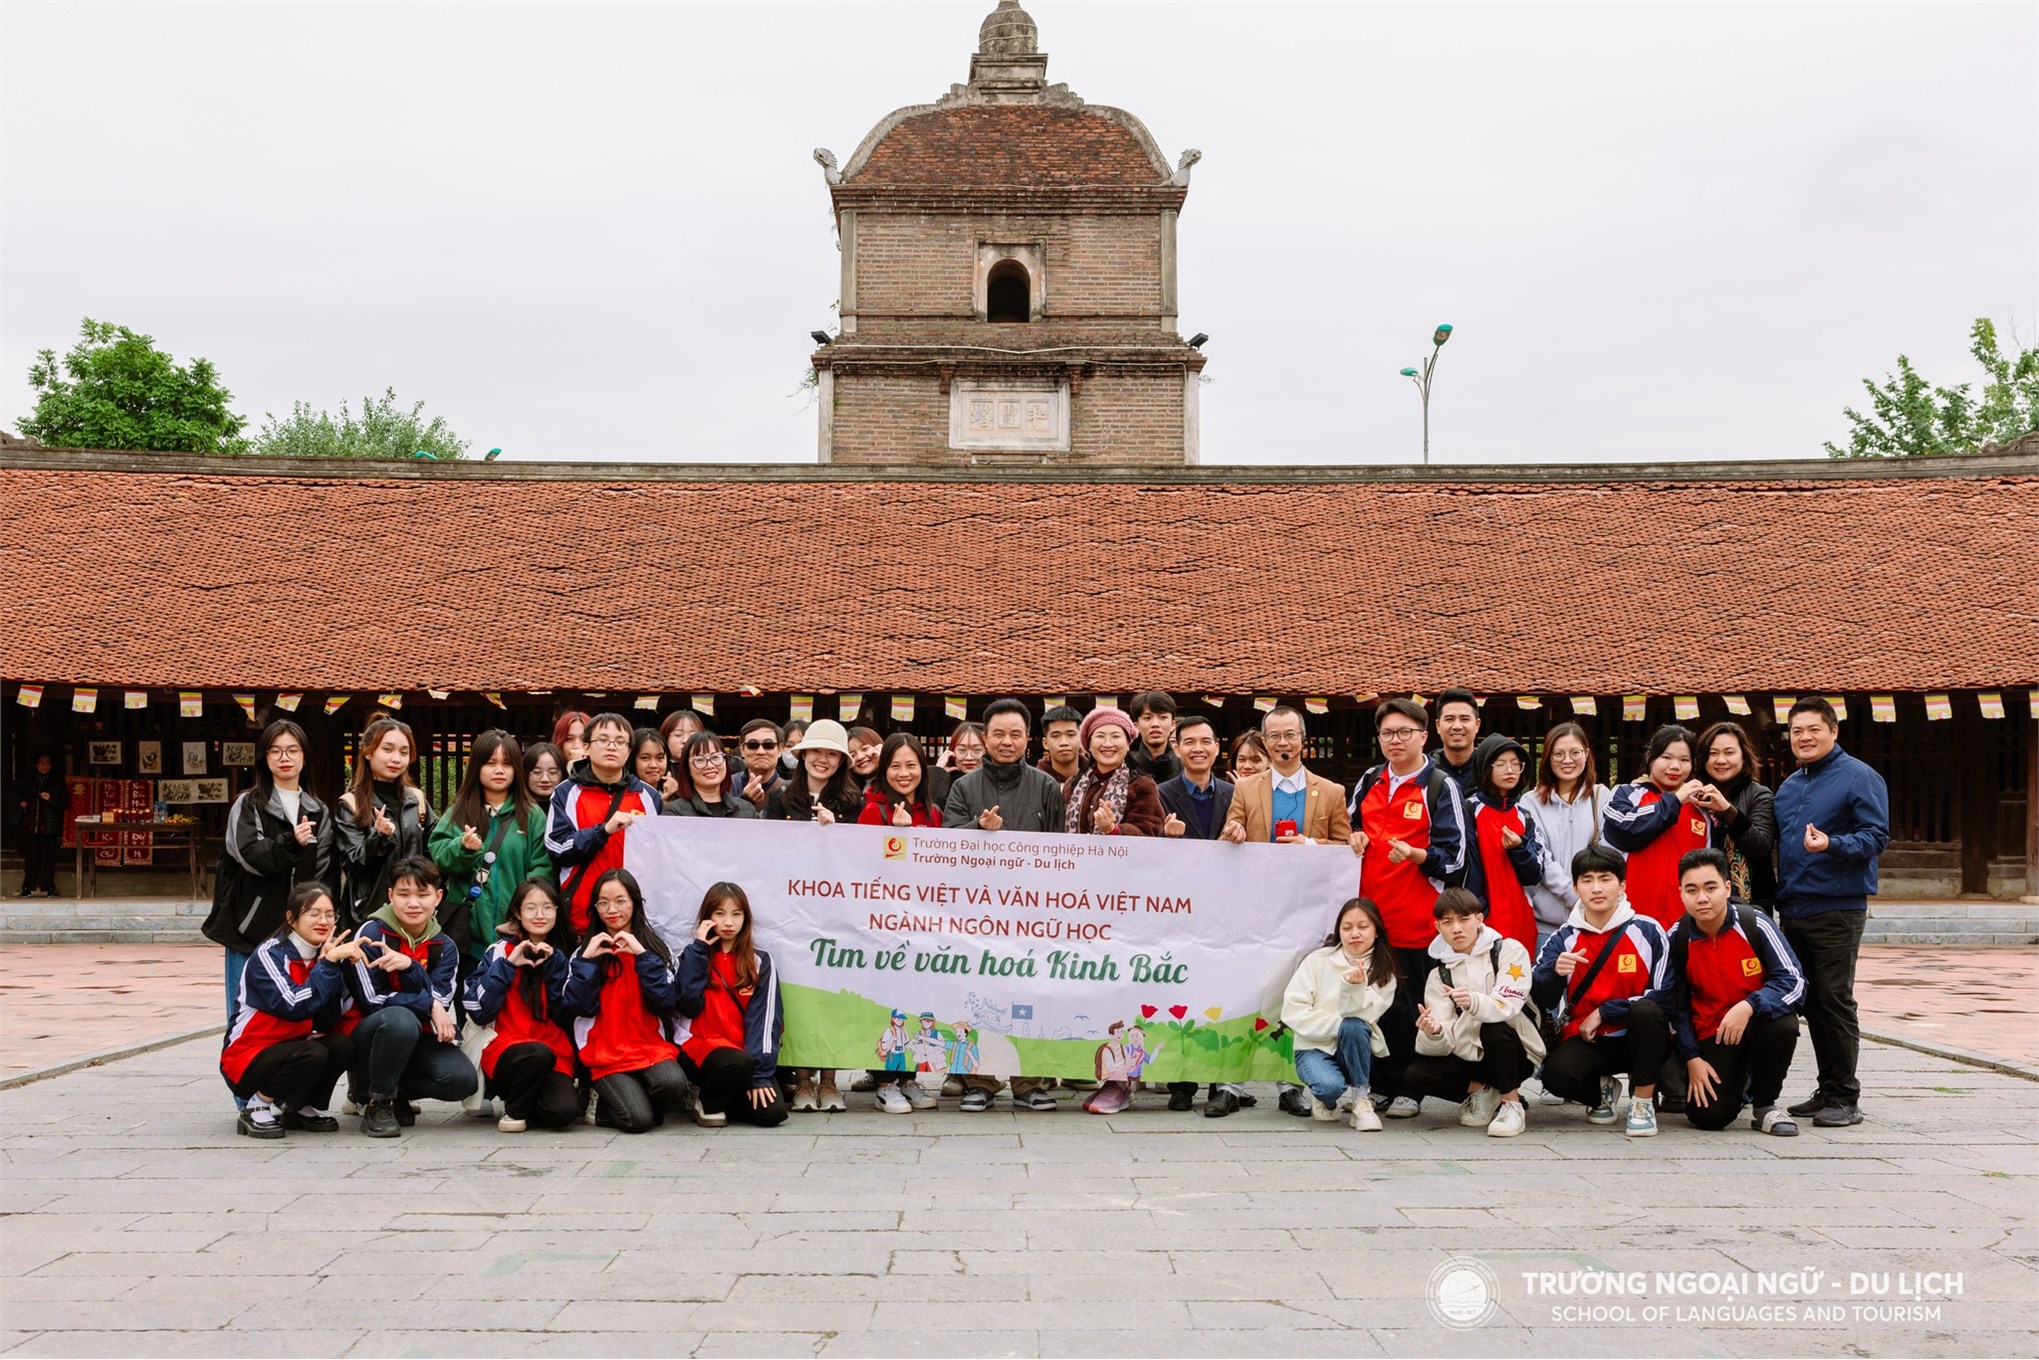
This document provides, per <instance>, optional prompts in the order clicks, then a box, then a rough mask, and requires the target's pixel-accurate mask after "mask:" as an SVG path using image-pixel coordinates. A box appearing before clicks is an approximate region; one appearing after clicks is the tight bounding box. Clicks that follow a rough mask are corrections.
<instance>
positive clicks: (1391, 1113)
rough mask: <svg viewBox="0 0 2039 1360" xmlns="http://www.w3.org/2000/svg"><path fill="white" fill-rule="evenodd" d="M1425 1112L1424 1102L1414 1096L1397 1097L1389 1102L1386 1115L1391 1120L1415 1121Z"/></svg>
mask: <svg viewBox="0 0 2039 1360" xmlns="http://www.w3.org/2000/svg"><path fill="white" fill-rule="evenodd" d="M1422 1112H1423V1102H1422V1101H1420V1100H1418V1099H1417V1098H1416V1097H1414V1096H1396V1097H1395V1098H1394V1099H1393V1100H1391V1101H1389V1102H1388V1108H1387V1110H1386V1114H1387V1116H1388V1118H1390V1119H1414V1118H1415V1117H1416V1116H1417V1115H1419V1114H1421V1113H1422Z"/></svg>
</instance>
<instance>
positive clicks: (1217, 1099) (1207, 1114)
mask: <svg viewBox="0 0 2039 1360" xmlns="http://www.w3.org/2000/svg"><path fill="white" fill-rule="evenodd" d="M1238 1110H1239V1096H1238V1093H1237V1092H1234V1091H1228V1090H1226V1089H1225V1088H1224V1087H1222V1086H1220V1087H1219V1088H1218V1089H1217V1090H1215V1091H1213V1092H1211V1094H1210V1098H1209V1099H1207V1100H1206V1101H1204V1118H1206V1119H1223V1118H1224V1117H1225V1116H1226V1115H1228V1114H1236V1113H1237V1112H1238Z"/></svg>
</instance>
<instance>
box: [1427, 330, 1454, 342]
mask: <svg viewBox="0 0 2039 1360" xmlns="http://www.w3.org/2000/svg"><path fill="white" fill-rule="evenodd" d="M1449 339H1451V327H1449V326H1439V327H1438V328H1437V333H1436V334H1435V335H1433V336H1431V337H1430V343H1431V344H1433V345H1441V344H1443V343H1444V342H1445V341H1447V340H1449Z"/></svg>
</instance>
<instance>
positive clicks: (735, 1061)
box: [680, 1048, 911, 1129]
mask: <svg viewBox="0 0 2039 1360" xmlns="http://www.w3.org/2000/svg"><path fill="white" fill-rule="evenodd" d="M680 1067H681V1069H682V1070H683V1071H685V1072H686V1074H687V1080H689V1081H691V1082H693V1083H694V1085H695V1086H696V1087H698V1088H700V1091H701V1108H702V1109H704V1110H706V1111H707V1112H708V1113H709V1114H724V1115H728V1116H729V1117H730V1118H731V1119H734V1120H736V1121H737V1122H739V1123H743V1124H755V1125H757V1126H758V1127H759V1128H762V1129H769V1128H774V1127H776V1126H778V1125H780V1124H783V1123H785V1122H786V1101H785V1099H784V1097H783V1096H782V1095H781V1093H780V1091H779V1084H778V1083H777V1082H773V1083H772V1084H771V1085H770V1086H768V1087H766V1088H765V1090H766V1092H767V1094H769V1095H770V1096H771V1099H770V1100H769V1101H767V1102H766V1103H765V1104H764V1105H762V1106H754V1105H752V1104H751V1103H750V1093H751V1088H752V1087H753V1086H754V1085H755V1084H756V1081H757V1075H758V1061H757V1059H756V1058H754V1057H752V1056H751V1055H750V1054H749V1053H747V1052H746V1051H744V1050H743V1049H740V1048H718V1049H715V1050H713V1051H712V1052H710V1053H709V1054H708V1056H707V1057H706V1058H705V1059H703V1060H702V1061H701V1062H699V1063H696V1062H695V1061H694V1060H693V1059H692V1058H690V1057H688V1056H687V1055H686V1054H685V1053H681V1054H680ZM886 1075H887V1076H891V1077H898V1076H900V1075H901V1074H900V1073H897V1072H889V1073H887V1074H886ZM907 1075H911V1074H910V1073H909V1074H907Z"/></svg>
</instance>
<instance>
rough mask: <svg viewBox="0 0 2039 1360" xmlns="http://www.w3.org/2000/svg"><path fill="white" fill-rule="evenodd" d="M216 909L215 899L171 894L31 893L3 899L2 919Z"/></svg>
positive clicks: (195, 912)
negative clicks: (127, 895)
mask: <svg viewBox="0 0 2039 1360" xmlns="http://www.w3.org/2000/svg"><path fill="white" fill-rule="evenodd" d="M211 910H212V903H210V902H201V901H196V900H191V899H179V898H171V897H87V898H80V897H28V898H8V899H6V900H4V901H0V919H12V918H15V917H19V918H22V919H24V920H26V919H29V918H38V919H43V918H46V919H50V920H56V921H62V920H65V919H68V918H70V917H74V916H94V915H99V916H103V915H106V914H107V913H109V912H113V913H118V914H119V915H122V916H164V917H182V916H196V917H198V918H199V919H200V920H203V919H204V918H205V915H206V913H208V912H210V911H211Z"/></svg>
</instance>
